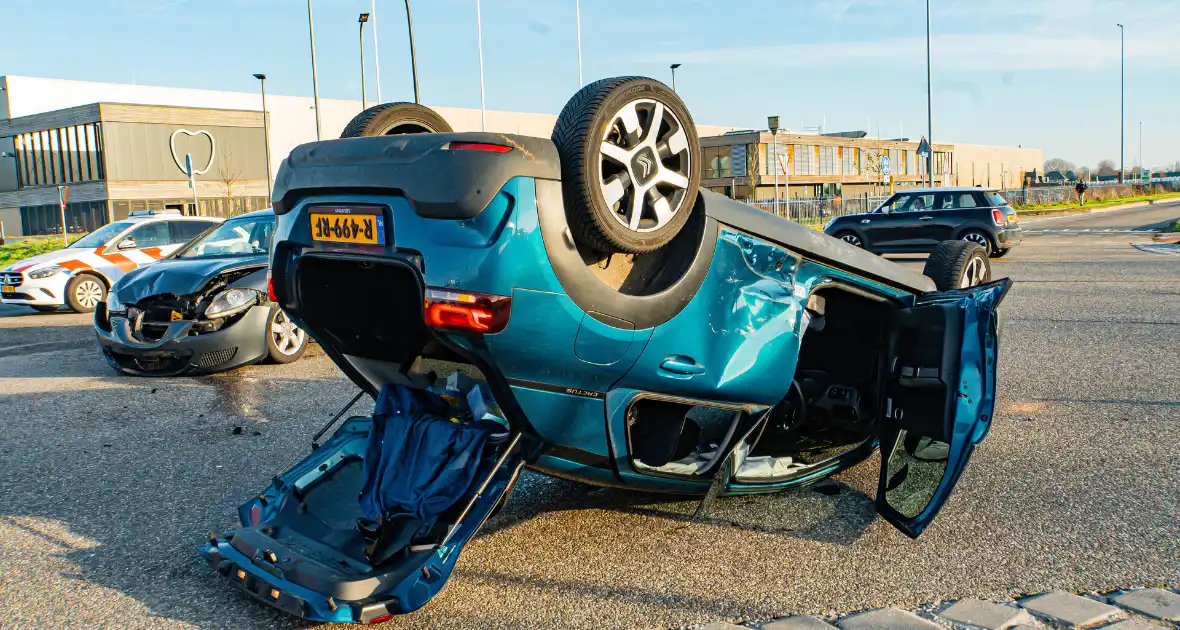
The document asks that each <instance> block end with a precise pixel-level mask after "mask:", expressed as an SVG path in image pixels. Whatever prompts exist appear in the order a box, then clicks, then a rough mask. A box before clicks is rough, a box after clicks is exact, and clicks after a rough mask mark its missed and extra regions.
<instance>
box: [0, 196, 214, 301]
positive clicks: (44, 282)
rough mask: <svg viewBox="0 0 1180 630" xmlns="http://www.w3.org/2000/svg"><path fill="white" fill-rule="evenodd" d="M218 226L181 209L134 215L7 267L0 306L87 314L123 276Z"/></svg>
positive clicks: (0, 285) (1, 277) (1, 274)
mask: <svg viewBox="0 0 1180 630" xmlns="http://www.w3.org/2000/svg"><path fill="white" fill-rule="evenodd" d="M220 222H221V219H219V218H216V217H186V216H181V214H180V212H179V211H177V210H163V211H160V210H145V211H141V212H132V213H131V214H130V216H128V217H127V218H126V219H123V220H120V221H115V222H114V223H108V224H106V225H104V226H102V227H100V228H99V229H97V230H95V231H93V232H91V233H90V234H87V235H86V236H83V237H82V238H80V239H78V240H77V241H74V243H72V244H71V245H70V246H69V247H66V248H64V249H59V250H57V251H53V252H46V253H44V254H40V255H37V256H33V257H32V258H27V259H25V260H22V261H20V262H17V263H13V264H11V265H9V266H8V267H7V268H5V269H4V270H3V272H0V302H3V303H4V304H21V305H25V306H31V307H33V308H34V309H36V310H38V311H43V312H52V311H56V310H57V309H59V308H61V306H62V305H65V306H69V307H70V310H73V311H75V312H78V313H89V312H91V311H93V310H94V308H95V307H96V306H98V304H99V303H100V302H102V301H103V300H104V299H106V293H107V289H109V288H110V287H111V285H113V284H114V283H115V281H116V280H118V279H119V278H121V277H123V274H125V273H127V272H128V271H131V270H133V269H135V268H137V267H140V266H141V265H148V264H151V263H154V262H156V261H157V260H160V259H161V258H163V257H165V256H167V255H168V254H170V253H172V252H173V251H175V250H176V249H177V248H178V247H180V246H181V245H183V244H185V243H187V242H189V241H190V240H192V238H193V237H194V236H196V235H198V234H200V233H202V232H204V231H205V230H207V229H208V228H210V227H213V226H214V225H216V224H218V223H220Z"/></svg>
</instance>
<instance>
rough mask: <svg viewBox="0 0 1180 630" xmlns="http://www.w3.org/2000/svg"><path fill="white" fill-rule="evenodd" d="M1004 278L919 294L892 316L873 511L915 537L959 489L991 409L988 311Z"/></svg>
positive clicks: (993, 337)
mask: <svg viewBox="0 0 1180 630" xmlns="http://www.w3.org/2000/svg"><path fill="white" fill-rule="evenodd" d="M1010 286H1011V281H1010V280H1009V279H1007V278H1004V279H1001V280H997V281H995V282H991V283H988V284H984V285H980V286H977V287H973V288H971V289H963V290H956V291H946V292H939V293H929V294H924V295H922V296H920V297H919V298H918V300H917V301H916V302H915V304H914V306H912V307H910V308H906V309H901V310H899V311H897V312H896V313H895V316H894V319H893V322H892V323H891V327H890V333H889V341H888V347H887V350H886V358H887V361H886V362H885V366H886V367H885V373H884V374H883V377H882V391H884V392H885V396H884V397H883V398H884V400H883V408H882V409H881V411H880V417H881V422H880V425H879V426H880V431H881V434H880V443H881V454H882V456H881V476H880V481H879V485H878V489H877V500H876V505H877V511H878V512H879V513H880V514H881V516H882V517H883V518H885V520H887V521H889V522H890V523H891V524H893V525H894V526H895V527H897V528H898V529H900V530H901V531H902V532H903V533H905V534H906V535H907V536H910V537H912V538H916V537H917V536H918V535H919V534H921V533H922V531H923V530H925V529H926V527H928V526H929V525H930V523H931V521H933V520H934V517H935V516H936V515H937V514H938V512H939V510H940V509H941V508H942V506H943V504H944V503H945V502H946V500H947V498H948V497H949V495H950V492H951V490H952V489H953V488H954V486H955V484H956V483H957V482H958V480H959V477H960V476H961V475H962V472H963V470H964V468H966V466H967V462H968V460H969V458H970V456H971V453H972V451H973V449H974V448H975V446H976V445H977V444H978V443H979V442H980V441H982V440H983V438H984V437H985V436H986V435H987V432H988V430H989V429H990V427H991V420H992V414H993V412H994V410H995V393H996V379H995V377H996V359H997V341H998V331H997V324H996V322H997V318H996V309H997V308H998V306H999V304H1000V302H1001V301H1002V300H1003V298H1004V295H1005V294H1006V293H1007V291H1008V288H1009V287H1010Z"/></svg>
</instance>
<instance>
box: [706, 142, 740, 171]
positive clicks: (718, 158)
mask: <svg viewBox="0 0 1180 630" xmlns="http://www.w3.org/2000/svg"><path fill="white" fill-rule="evenodd" d="M729 151H730V148H729V145H725V146H720V147H704V148H702V149H701V158H702V159H701V177H702V178H704V179H716V178H718V177H732V176H733V175H732V170H731V169H730V166H729Z"/></svg>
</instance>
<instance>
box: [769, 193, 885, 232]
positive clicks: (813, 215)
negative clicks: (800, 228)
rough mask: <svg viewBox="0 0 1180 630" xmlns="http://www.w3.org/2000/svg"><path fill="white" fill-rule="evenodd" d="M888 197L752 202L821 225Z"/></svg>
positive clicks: (808, 222) (790, 217)
mask: <svg viewBox="0 0 1180 630" xmlns="http://www.w3.org/2000/svg"><path fill="white" fill-rule="evenodd" d="M888 198H889V197H869V196H862V197H843V198H841V197H808V198H806V199H780V200H779V201H778V202H775V201H774V200H773V199H772V200H769V201H755V202H752V205H754V206H755V207H756V208H760V209H762V210H765V211H767V212H769V213H771V214H774V215H777V216H780V217H783V218H784V219H790V220H792V221H794V222H796V223H801V224H803V225H823V224H824V223H827V222H828V221H829V220H831V219H833V218H835V217H841V216H844V215H846V214H860V213H862V212H869V211H871V210H873V209H874V208H876V207H877V206H879V205H881V203H882V202H884V201H885V200H886V199H888Z"/></svg>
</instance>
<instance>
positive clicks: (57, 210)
mask: <svg viewBox="0 0 1180 630" xmlns="http://www.w3.org/2000/svg"><path fill="white" fill-rule="evenodd" d="M20 220H21V227H22V231H23V232H24V234H26V235H30V236H31V235H40V234H61V206H59V205H58V204H56V203H54V204H46V205H41V206H21V209H20ZM106 223H107V202H105V201H81V202H77V203H68V204H66V229H68V230H69V232H70V233H71V234H85V233H86V232H92V231H94V230H95V229H97V228H99V227H101V226H103V225H106Z"/></svg>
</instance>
